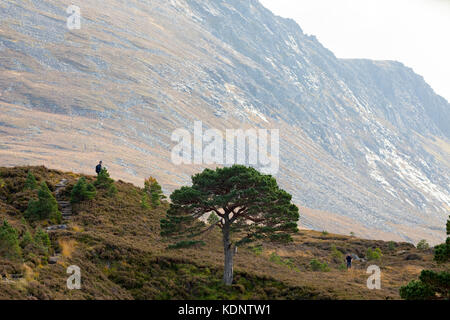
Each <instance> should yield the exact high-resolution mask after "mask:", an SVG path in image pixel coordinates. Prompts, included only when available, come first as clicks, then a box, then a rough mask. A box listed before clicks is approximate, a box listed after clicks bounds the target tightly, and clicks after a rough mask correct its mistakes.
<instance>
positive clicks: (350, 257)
mask: <svg viewBox="0 0 450 320" xmlns="http://www.w3.org/2000/svg"><path fill="white" fill-rule="evenodd" d="M352 259H353V258H352V256H351V255H350V254H347V256H346V257H345V260H347V269H350V268H351V267H352Z"/></svg>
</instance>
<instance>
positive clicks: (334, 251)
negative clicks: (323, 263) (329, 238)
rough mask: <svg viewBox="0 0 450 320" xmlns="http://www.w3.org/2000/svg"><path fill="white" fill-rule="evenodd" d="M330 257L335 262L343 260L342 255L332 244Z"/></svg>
mask: <svg viewBox="0 0 450 320" xmlns="http://www.w3.org/2000/svg"><path fill="white" fill-rule="evenodd" d="M331 256H332V257H333V259H335V260H337V261H341V260H342V259H343V258H344V254H343V253H342V252H340V251H339V250H338V249H337V248H336V245H334V244H333V245H331Z"/></svg>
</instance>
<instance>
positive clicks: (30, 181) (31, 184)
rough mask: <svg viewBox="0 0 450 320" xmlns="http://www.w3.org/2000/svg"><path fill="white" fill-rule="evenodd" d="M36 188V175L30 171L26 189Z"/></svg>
mask: <svg viewBox="0 0 450 320" xmlns="http://www.w3.org/2000/svg"><path fill="white" fill-rule="evenodd" d="M36 189H37V182H36V177H35V176H34V175H33V173H32V172H31V171H28V174H27V180H26V181H25V186H24V190H36Z"/></svg>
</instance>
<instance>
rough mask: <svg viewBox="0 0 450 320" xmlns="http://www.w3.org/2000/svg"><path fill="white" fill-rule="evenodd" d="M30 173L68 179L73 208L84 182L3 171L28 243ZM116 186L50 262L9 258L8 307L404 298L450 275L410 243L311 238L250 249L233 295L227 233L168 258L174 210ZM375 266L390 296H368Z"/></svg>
mask: <svg viewBox="0 0 450 320" xmlns="http://www.w3.org/2000/svg"><path fill="white" fill-rule="evenodd" d="M28 170H31V172H32V173H33V174H34V175H35V176H36V178H37V180H38V182H40V181H46V182H47V184H48V186H49V188H50V190H52V191H54V190H55V189H56V187H55V186H56V185H57V184H58V182H59V181H61V180H62V179H67V180H68V184H67V187H66V189H65V190H64V193H63V194H62V197H63V198H65V199H66V200H68V199H69V194H70V190H71V188H72V186H73V185H74V184H75V182H76V181H77V179H78V178H79V177H80V175H78V174H75V173H70V172H69V173H64V172H61V171H57V170H51V169H46V168H45V167H16V168H0V179H1V181H0V187H1V188H0V222H1V221H2V220H3V219H6V220H8V221H9V222H10V224H11V225H12V226H14V227H15V228H16V229H17V230H18V232H19V237H23V235H24V233H25V231H26V230H28V231H30V232H31V233H32V234H33V233H35V232H36V229H37V227H46V226H47V225H46V223H45V222H39V223H29V222H27V221H26V220H25V219H23V212H24V211H25V210H26V208H27V204H28V201H29V199H30V198H33V197H35V192H34V191H23V186H24V183H25V180H26V175H27V172H28ZM86 178H87V180H88V181H94V177H92V176H86ZM115 185H116V187H117V189H118V192H117V194H116V195H115V196H108V195H107V192H106V191H105V190H98V193H97V195H96V197H95V198H94V199H93V200H91V201H87V202H84V203H82V204H80V205H74V207H73V212H74V215H73V216H72V217H71V219H70V220H68V221H67V222H66V223H67V226H68V228H67V229H66V230H58V231H52V232H50V238H51V244H52V245H51V249H50V252H49V254H48V256H45V255H44V256H39V255H37V254H36V255H34V254H28V255H27V256H22V257H21V258H20V259H5V258H4V257H0V273H1V275H2V277H3V280H2V281H0V299H398V298H399V295H398V288H399V287H400V286H401V285H404V284H406V283H408V282H409V281H410V280H412V279H415V278H417V276H418V274H419V273H420V271H421V270H422V269H424V268H426V269H434V270H442V269H445V268H447V269H448V268H449V265H448V264H447V265H440V266H438V265H436V264H435V263H434V262H432V254H431V251H419V250H418V249H416V248H415V247H414V246H413V245H411V244H408V243H388V242H384V241H374V240H363V239H359V238H355V237H350V236H339V235H334V234H328V233H326V232H324V233H321V232H315V231H308V230H301V231H300V232H299V233H298V235H296V236H295V237H294V239H295V241H294V242H293V243H291V244H289V245H273V244H269V243H260V244H254V245H252V246H251V247H245V248H240V249H239V251H238V254H237V255H236V259H235V284H234V285H233V286H232V287H230V288H227V287H224V286H223V285H222V284H221V277H222V259H223V255H222V250H223V249H222V244H221V238H220V234H219V233H218V232H217V233H214V232H212V233H210V234H207V235H205V237H204V239H203V240H204V241H205V243H206V246H198V247H193V248H187V249H168V248H167V247H168V245H169V243H167V242H166V241H165V240H163V239H161V237H160V235H159V233H160V226H159V222H160V219H161V218H162V217H163V216H164V214H165V210H166V209H167V207H168V204H167V203H163V204H162V206H160V207H159V208H157V209H143V208H142V206H141V198H142V193H143V190H142V189H141V188H138V187H136V186H134V185H132V184H130V183H126V182H123V181H120V180H119V181H116V182H115ZM376 247H379V248H380V249H381V251H382V253H383V256H382V258H381V260H377V261H369V262H367V261H365V262H355V265H354V269H353V270H351V271H347V270H341V264H342V263H343V259H342V257H339V256H340V255H339V254H338V253H336V252H337V251H339V252H342V253H344V254H345V253H346V252H350V253H354V254H357V255H358V256H359V257H364V256H365V254H366V252H367V249H368V248H376ZM52 256H58V257H59V259H58V261H57V263H55V264H49V263H48V258H49V257H52ZM312 259H317V260H319V261H321V262H326V263H327V264H328V265H329V269H330V270H329V271H312V270H311V267H310V261H311V260H312ZM411 259H412V260H411ZM370 264H377V265H379V266H380V267H381V270H382V288H381V290H369V289H367V287H366V280H367V278H368V276H369V275H367V274H366V273H365V271H366V268H367V266H368V265H370ZM69 265H77V266H79V267H80V269H81V273H82V288H81V290H68V289H67V288H66V280H67V278H68V276H69V275H67V274H66V268H67V267H68V266H69Z"/></svg>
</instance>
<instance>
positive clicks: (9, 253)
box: [0, 220, 21, 259]
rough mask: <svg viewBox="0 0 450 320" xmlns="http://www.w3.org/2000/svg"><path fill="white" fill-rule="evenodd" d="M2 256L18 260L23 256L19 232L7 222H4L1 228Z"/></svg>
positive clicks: (0, 243)
mask: <svg viewBox="0 0 450 320" xmlns="http://www.w3.org/2000/svg"><path fill="white" fill-rule="evenodd" d="M0 256H1V257H6V258H10V259H18V258H20V256H21V249H20V246H19V237H18V233H17V230H16V229H14V228H13V227H12V226H11V225H10V224H9V223H8V221H6V220H3V224H2V225H1V226H0Z"/></svg>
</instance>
